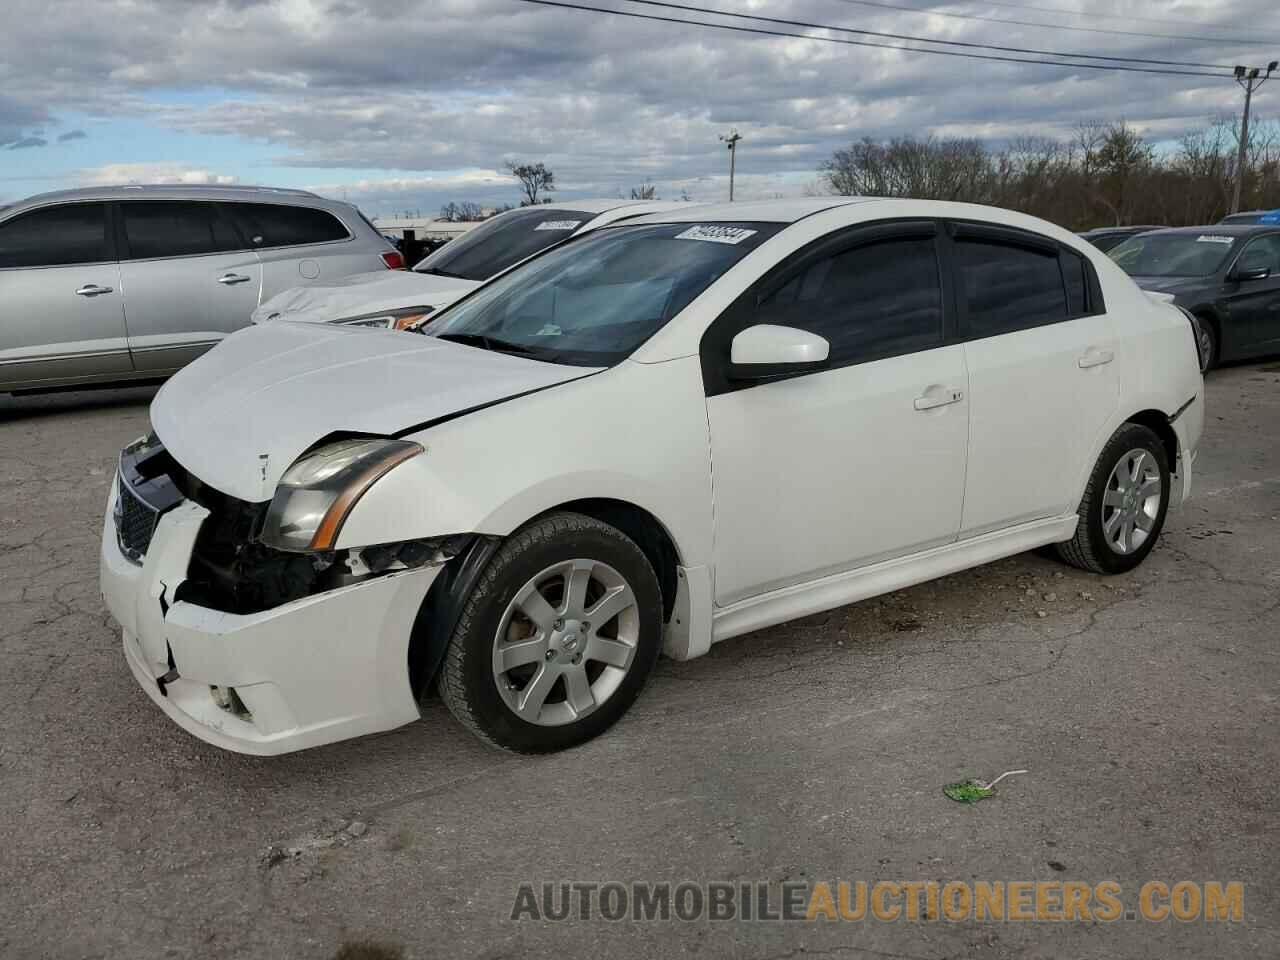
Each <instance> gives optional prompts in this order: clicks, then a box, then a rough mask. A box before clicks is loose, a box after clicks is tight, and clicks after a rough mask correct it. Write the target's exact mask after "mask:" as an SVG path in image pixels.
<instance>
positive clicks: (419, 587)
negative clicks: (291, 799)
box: [101, 483, 440, 755]
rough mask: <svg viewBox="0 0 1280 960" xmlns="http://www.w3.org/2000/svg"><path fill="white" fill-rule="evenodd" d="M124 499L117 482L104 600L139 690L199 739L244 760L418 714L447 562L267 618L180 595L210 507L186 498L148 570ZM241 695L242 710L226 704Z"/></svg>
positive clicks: (105, 543) (162, 524) (166, 519)
mask: <svg viewBox="0 0 1280 960" xmlns="http://www.w3.org/2000/svg"><path fill="white" fill-rule="evenodd" d="M115 499H116V485H115V483H113V484H112V490H111V496H110V499H109V501H108V503H107V514H106V520H105V523H104V525H103V530H102V555H101V584H102V596H103V600H104V601H105V602H106V605H107V608H108V609H109V610H110V611H111V614H112V616H114V617H115V618H116V620H117V621H118V622H119V623H120V625H121V627H122V632H123V642H124V653H125V659H126V661H127V662H128V664H129V668H130V669H131V670H132V671H133V674H134V676H135V677H136V678H137V680H138V683H139V685H140V686H141V687H142V689H143V690H145V691H146V692H147V695H148V696H150V697H151V699H152V700H153V701H154V702H155V703H156V705H157V706H159V707H160V709H162V710H163V711H164V712H165V713H166V714H168V715H169V718H170V719H172V720H173V721H174V722H176V723H177V724H178V725H179V726H181V727H182V728H183V729H185V730H186V731H187V732H188V733H191V734H193V735H194V736H197V737H199V738H200V739H201V740H204V741H206V742H208V743H212V744H214V745H215V746H219V747H223V748H225V749H227V750H234V751H236V752H238V753H248V754H258V755H273V754H280V753H288V752H290V751H293V750H301V749H304V748H306V747H314V746H318V745H320V744H324V743H332V742H334V741H337V740H345V739H348V738H350V737H356V736H360V735H362V734H367V733H374V732H377V731H380V730H389V729H392V728H393V727H398V726H401V725H402V724H405V723H409V722H411V721H413V720H415V719H417V717H418V716H419V714H418V705H417V701H416V700H415V698H414V696H413V691H412V689H411V687H410V683H409V668H408V648H409V635H410V631H411V629H412V627H413V622H414V618H415V617H416V616H417V614H418V611H419V609H420V608H421V606H422V601H423V599H424V598H425V596H426V593H427V590H428V589H429V588H430V586H431V583H432V581H433V580H434V579H435V577H436V575H437V573H438V572H439V570H440V568H439V567H424V568H419V569H414V570H406V571H402V572H399V573H392V574H388V575H385V576H382V577H378V578H376V579H372V580H368V581H364V582H361V583H357V584H353V585H351V586H347V587H342V588H340V589H337V590H331V591H327V592H324V593H319V594H315V595H313V596H310V597H305V598H303V599H301V600H295V601H293V602H291V603H286V604H283V605H281V606H279V607H276V608H274V609H271V610H267V611H264V612H262V613H254V614H245V615H240V614H231V613H224V612H221V611H218V610H212V609H209V608H207V607H201V606H198V605H196V604H193V603H190V602H186V601H181V600H179V601H175V600H174V596H175V591H176V590H177V588H178V586H179V584H181V583H182V581H183V580H184V579H186V575H187V565H188V561H189V560H190V557H191V551H192V547H193V545H194V543H195V539H196V535H197V533H198V532H199V530H200V524H201V523H202V522H203V521H204V518H205V517H206V516H208V511H207V510H205V509H204V508H203V507H201V506H199V505H198V504H196V503H193V502H191V501H185V502H183V503H181V504H179V505H178V506H176V507H174V508H173V509H171V510H169V511H167V512H166V513H164V514H162V515H161V516H160V518H159V522H158V523H157V525H156V528H155V533H154V534H153V536H152V540H151V544H150V546H149V548H148V550H147V553H146V556H145V557H144V558H143V561H142V563H141V564H140V565H139V564H136V563H133V562H131V561H130V560H129V559H128V558H126V557H125V555H124V553H123V552H122V551H121V549H120V547H119V545H118V543H117V540H116V530H115V522H114V520H113V516H112V513H113V510H114V507H115ZM230 690H234V692H235V696H236V698H238V702H237V701H236V700H235V699H234V698H231V699H230V703H232V704H234V705H235V709H232V708H231V707H230V706H227V705H226V704H228V700H229V695H228V691H230ZM220 701H221V703H222V704H224V705H219V704H220ZM241 707H243V708H246V709H241Z"/></svg>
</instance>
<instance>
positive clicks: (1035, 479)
mask: <svg viewBox="0 0 1280 960" xmlns="http://www.w3.org/2000/svg"><path fill="white" fill-rule="evenodd" d="M426 332H427V333H428V334H430V336H421V337H420V336H414V335H410V334H404V333H395V332H391V331H378V330H354V329H350V328H345V327H341V326H330V325H322V326H316V325H308V324H296V323H274V324H266V325H263V326H259V327H254V328H250V329H248V330H245V331H242V332H240V333H237V334H235V335H234V336H231V337H229V338H227V339H226V340H225V341H224V342H223V343H222V344H220V345H219V346H218V347H216V348H215V349H214V350H212V351H211V352H210V353H209V354H208V355H207V356H205V357H204V358H203V359H201V360H199V361H197V362H196V363H194V364H192V365H191V366H189V367H187V368H186V369H185V370H183V371H182V372H181V373H179V374H178V375H177V376H175V377H174V378H173V379H172V380H170V381H169V382H168V384H167V385H166V386H165V387H164V388H163V389H162V390H161V391H160V393H159V394H158V395H157V397H156V399H155V402H154V404H153V405H152V410H151V417H152V425H153V428H154V434H153V435H151V436H149V437H147V438H144V439H142V440H139V441H138V442H137V443H135V444H133V445H131V446H130V447H128V448H127V449H126V450H125V451H124V453H123V454H122V457H121V461H120V470H119V475H118V477H117V480H116V482H115V484H114V485H113V487H112V491H111V499H110V504H109V506H108V509H107V515H106V522H105V526H104V529H103V541H102V590H103V593H104V595H105V597H106V601H107V604H108V606H109V607H110V609H111V611H112V613H113V614H114V615H115V617H116V618H117V619H118V620H119V621H120V623H121V624H122V626H123V633H124V650H125V655H126V658H127V660H128V663H129V665H130V667H131V668H132V670H133V672H134V674H135V675H136V677H137V679H138V682H139V683H140V684H141V685H142V687H143V689H144V690H146V691H147V693H148V694H149V695H150V696H151V698H152V699H153V700H154V701H155V703H156V704H158V705H159V706H160V707H161V708H162V709H163V710H164V711H165V712H166V713H167V714H168V715H169V716H170V717H171V718H172V719H173V720H174V721H176V722H177V723H179V724H181V725H182V726H183V727H184V728H186V729H187V730H188V731H190V732H191V733H193V734H195V735H196V736H198V737H200V738H202V739H204V740H207V741H209V742H211V743H214V744H217V745H219V746H222V747H226V748H228V749H232V750H238V751H243V752H247V753H258V754H274V753H281V752H284V751H289V750H296V749H299V748H303V747H310V746H314V745H316V744H321V743H327V742H331V741H335V740H341V739H344V738H347V737H353V736H356V735H359V734H366V733H371V732H373V731H377V730H385V729H388V728H391V727H395V726H397V725H399V724H403V723H408V722H410V721H412V720H414V719H416V718H417V717H418V716H419V702H420V701H421V699H422V698H423V697H424V696H425V695H426V694H427V692H428V690H429V689H432V688H435V687H438V689H439V691H440V693H441V695H442V696H443V698H444V701H445V703H446V704H447V705H448V707H449V709H450V710H451V711H452V712H453V714H454V715H455V716H456V717H457V718H458V719H459V720H461V721H462V722H463V723H464V724H466V725H467V726H468V727H469V728H470V729H472V730H473V731H474V732H476V733H477V734H479V735H480V736H481V737H483V738H484V739H486V740H487V741H489V742H490V743H493V744H496V745H498V746H501V747H505V748H508V749H511V750H517V751H523V752H540V751H549V750H556V749H559V748H562V747H567V746H570V745H572V744H576V743H580V742H582V741H583V740H586V739H587V738H589V737H592V736H594V735H596V734H598V733H600V732H601V731H603V730H604V729H606V728H607V727H608V726H609V725H610V724H612V723H613V722H614V721H616V720H617V719H618V718H619V717H620V716H621V715H622V714H623V713H624V712H625V711H626V709H627V708H628V707H629V706H630V705H631V703H632V702H633V701H634V700H635V698H636V696H637V695H638V694H639V692H640V690H641V688H642V687H643V686H644V683H645V680H646V679H647V677H648V676H649V674H650V672H651V671H652V669H653V665H654V661H655V660H656V658H657V657H658V654H659V652H660V651H665V652H666V653H667V654H668V655H670V656H672V657H674V658H676V659H686V658H690V657H696V656H699V655H701V654H704V653H706V652H707V650H708V649H709V648H710V646H711V645H712V644H713V643H715V642H718V641H720V640H725V639H728V638H730V637H733V636H737V635H739V634H744V633H747V632H749V631H752V630H758V629H760V628H762V627H768V626H770V625H771V624H775V623H779V622H781V621H784V620H789V619H792V618H795V617H801V616H804V615H807V614H812V613H815V612H817V611H821V610H826V609H830V608H832V607H836V606H839V605H841V604H846V603H850V602H852V601H857V600H861V599H863V598H865V597H869V596H873V595H875V594H880V593H884V592H886V591H889V590H896V589H898V588H901V587H905V586H907V585H909V584H913V583H917V582H919V581H922V580H927V579H930V578H932V577H938V576H942V575H944V574H948V573H952V572H955V571H958V570H962V569H964V568H967V567H972V566H975V565H978V564H983V563H987V562H988V561H991V560H995V559H997V558H1000V557H1005V556H1008V555H1010V554H1014V553H1018V552H1020V551H1024V550H1030V549H1032V548H1036V547H1042V546H1046V545H1049V544H1054V545H1056V547H1057V551H1058V553H1059V554H1060V555H1061V557H1062V558H1063V559H1064V560H1066V561H1067V562H1069V563H1073V564H1076V565H1078V566H1081V567H1084V568H1085V569H1088V570H1092V571H1095V572H1097V573H1100V574H1110V573H1119V572H1122V571H1126V570H1130V569H1132V568H1133V567H1135V566H1136V565H1137V564H1139V563H1141V562H1142V560H1143V558H1144V557H1146V555H1147V554H1148V553H1149V552H1150V551H1151V549H1152V547H1153V546H1155V544H1156V541H1157V539H1158V537H1159V536H1160V531H1161V527H1162V525H1163V524H1164V520H1165V512H1166V510H1167V509H1168V508H1169V507H1170V506H1171V505H1175V504H1178V503H1180V502H1181V501H1182V500H1183V499H1184V498H1185V497H1186V495H1187V493H1188V490H1189V487H1190V483H1191V468H1192V463H1193V460H1194V458H1195V451H1196V444H1197V441H1198V439H1199V437H1200V431H1201V425H1202V421H1203V399H1202V393H1203V384H1202V381H1201V378H1200V371H1199V365H1198V362H1197V357H1196V347H1195V342H1194V337H1193V334H1192V330H1191V327H1190V324H1189V322H1188V319H1187V317H1186V316H1185V315H1184V314H1182V313H1181V312H1179V311H1178V310H1177V309H1176V308H1174V307H1172V306H1170V305H1168V304H1167V303H1164V302H1161V301H1160V300H1158V299H1154V298H1153V297H1150V296H1148V295H1146V294H1144V293H1143V292H1142V291H1141V290H1139V289H1138V288H1137V287H1136V286H1135V285H1134V283H1133V282H1132V281H1131V280H1130V279H1129V278H1128V277H1127V276H1125V275H1124V273H1122V272H1121V271H1120V269H1119V268H1118V267H1117V266H1116V265H1115V264H1113V263H1112V262H1111V261H1110V260H1108V259H1107V257H1106V256H1105V255H1104V254H1101V253H1099V252H1098V251H1097V250H1095V249H1094V248H1092V247H1091V246H1089V245H1088V244H1087V243H1085V242H1084V241H1082V240H1080V239H1078V238H1077V237H1075V236H1074V235H1072V234H1071V233H1068V232H1066V231H1065V230H1061V229H1059V228H1057V227H1055V226H1052V225H1051V224H1048V223H1045V222H1043V221H1040V220H1036V219H1033V218H1031V217H1026V216H1022V215H1019V214H1015V213H1008V212H1003V211H1000V210H996V209H992V208H988V207H977V206H968V205H963V204H951V203H937V202H925V201H913V200H844V199H836V198H828V199H810V200H797V201H775V202H767V203H738V204H732V205H728V206H719V207H703V208H695V209H688V210H682V211H668V212H666V213H662V214H657V215H653V216H648V217H645V218H642V219H641V220H637V221H628V222H626V223H625V224H621V225H617V226H612V227H606V228H603V229H599V230H595V231H592V232H590V233H588V234H585V235H583V236H581V237H578V238H575V239H573V240H571V241H569V242H567V243H565V244H563V245H560V246H557V247H554V248H552V249H550V250H548V251H546V252H545V253H543V254H541V255H539V256H536V257H534V258H532V259H530V260H528V261H527V262H525V263H523V264H521V265H519V266H517V267H515V268H514V269H512V270H510V271H508V272H507V273H506V274H504V275H503V276H501V277H499V278H498V279H496V280H494V281H492V282H490V283H488V284H486V285H485V286H483V287H482V288H480V289H479V290H477V291H476V292H475V293H473V294H471V295H470V296H469V297H467V298H465V299H463V300H462V301H460V302H459V303H457V304H455V305H454V306H453V307H451V308H449V309H448V310H445V311H443V312H442V313H441V314H440V315H439V316H438V317H437V318H436V319H435V320H434V321H433V322H432V323H431V324H430V325H429V328H428V329H427V330H426Z"/></svg>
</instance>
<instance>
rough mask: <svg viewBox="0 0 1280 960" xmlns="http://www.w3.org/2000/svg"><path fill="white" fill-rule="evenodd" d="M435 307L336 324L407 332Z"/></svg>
mask: <svg viewBox="0 0 1280 960" xmlns="http://www.w3.org/2000/svg"><path fill="white" fill-rule="evenodd" d="M434 309H435V307H429V306H428V307H405V308H404V309H403V310H382V311H379V312H378V313H370V314H365V315H362V316H359V317H346V318H344V319H342V320H335V321H333V322H334V323H337V324H341V325H342V326H344V327H374V328H375V329H378V330H407V329H409V328H410V327H412V326H414V325H416V324H418V323H421V322H422V321H423V320H425V319H426V318H427V316H428V315H429V314H430V313H431V311H432V310H434Z"/></svg>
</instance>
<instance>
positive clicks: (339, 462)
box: [262, 437, 423, 553]
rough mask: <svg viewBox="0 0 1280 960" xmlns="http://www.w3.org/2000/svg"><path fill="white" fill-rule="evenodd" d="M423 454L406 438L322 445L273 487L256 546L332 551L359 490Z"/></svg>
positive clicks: (360, 440) (341, 441) (361, 440)
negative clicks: (274, 490)
mask: <svg viewBox="0 0 1280 960" xmlns="http://www.w3.org/2000/svg"><path fill="white" fill-rule="evenodd" d="M422 452H423V447H422V446H421V445H420V444H416V443H411V442H410V441H408V440H385V439H380V438H376V437H375V438H365V439H352V440H338V441H335V442H334V443H326V444H324V445H323V446H320V447H316V448H315V449H314V450H312V451H310V452H308V453H305V454H303V455H302V456H301V457H299V458H298V459H297V460H296V461H295V462H294V464H293V466H291V467H290V468H289V469H288V470H286V471H285V473H284V476H282V477H281V478H280V483H279V484H278V485H277V486H276V493H275V496H274V497H272V499H271V506H270V507H268V508H267V518H266V522H265V524H264V526H263V529H262V542H263V543H265V544H266V545H267V546H269V547H274V548H275V549H277V550H286V551H289V552H292V553H307V552H310V551H317V550H332V549H334V544H336V543H337V542H338V534H339V533H340V532H341V530H342V524H343V523H344V522H346V519H347V516H348V515H349V514H350V513H351V510H352V508H353V507H354V506H355V505H356V503H357V502H359V500H360V498H361V497H362V496H364V494H365V492H366V491H367V490H368V489H369V488H370V487H371V486H373V485H374V484H375V483H376V482H377V481H378V480H379V479H380V478H382V477H383V476H385V475H386V474H387V472H388V471H390V470H391V469H392V468H393V467H395V466H397V465H399V464H401V463H404V461H406V460H408V459H410V458H411V457H416V456H417V455H418V454H420V453H422Z"/></svg>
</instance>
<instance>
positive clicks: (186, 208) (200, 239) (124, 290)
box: [0, 186, 404, 393]
mask: <svg viewBox="0 0 1280 960" xmlns="http://www.w3.org/2000/svg"><path fill="white" fill-rule="evenodd" d="M403 265H404V264H403V258H402V257H401V256H400V254H399V253H398V252H397V251H396V250H395V249H394V248H393V247H392V246H391V245H390V244H389V243H387V241H386V240H385V239H384V238H383V237H382V236H381V235H380V234H379V233H378V232H377V231H376V230H375V229H374V228H373V227H372V226H371V225H370V224H369V223H368V222H367V221H366V220H365V219H364V217H363V216H361V214H360V212H359V211H358V210H357V209H356V208H355V207H353V206H351V205H350V204H346V203H338V202H335V201H332V200H325V199H322V198H321V197H318V196H316V195H315V194H312V193H307V192H305V191H302V190H274V189H270V188H262V187H163V186H160V187H109V188H102V189H85V190H69V191H63V192H60V193H46V194H41V195H39V196H35V197H31V198H29V199H27V200H23V201H20V202H18V203H15V204H13V205H11V206H9V207H6V208H4V209H3V210H0V392H5V391H11V392H15V393H17V392H23V391H40V390H56V389H69V388H76V387H84V386H95V385H99V384H104V383H117V382H130V381H146V380H158V379H161V378H163V377H166V376H168V375H169V374H171V373H173V372H175V371H176V370H178V369H179V368H180V367H182V366H183V365H184V364H186V363H188V362H190V361H191V360H194V359H195V358H196V357H198V356H199V355H200V354H202V353H203V352H204V351H206V350H208V349H209V348H210V347H212V346H213V345H214V344H215V343H217V342H218V341H219V340H221V339H222V338H223V337H224V336H225V335H227V334H228V333H231V332H233V331H235V330H238V329H239V328H240V327H243V326H246V325H247V324H248V323H249V315H250V314H251V313H253V311H254V310H255V309H256V308H257V306H258V305H259V304H260V303H261V302H262V301H263V300H266V299H268V298H270V297H272V296H274V295H275V294H277V293H279V292H280V291H281V290H285V289H288V288H290V287H296V286H299V285H300V284H306V283H312V282H316V281H320V280H333V279H335V278H337V277H344V276H349V275H350V274H353V273H363V272H367V271H369V270H375V269H396V268H400V267H403Z"/></svg>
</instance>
